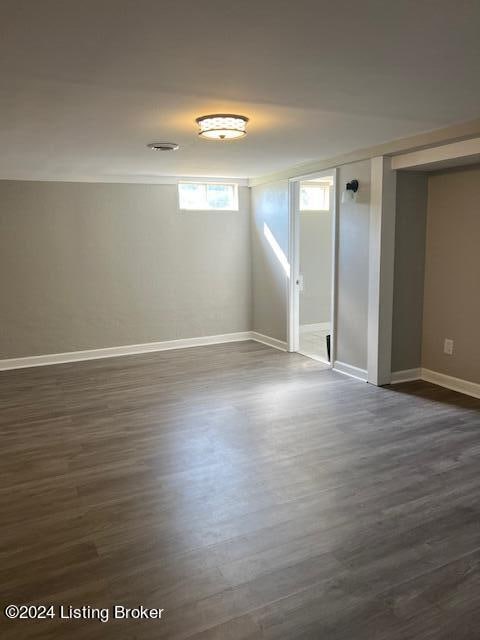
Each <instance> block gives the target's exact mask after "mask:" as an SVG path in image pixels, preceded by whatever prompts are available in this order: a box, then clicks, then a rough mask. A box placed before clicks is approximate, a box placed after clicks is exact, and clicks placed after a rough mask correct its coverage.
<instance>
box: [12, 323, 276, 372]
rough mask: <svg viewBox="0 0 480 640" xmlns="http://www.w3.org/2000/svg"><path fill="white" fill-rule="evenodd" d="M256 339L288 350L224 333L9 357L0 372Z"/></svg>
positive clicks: (249, 333)
mask: <svg viewBox="0 0 480 640" xmlns="http://www.w3.org/2000/svg"><path fill="white" fill-rule="evenodd" d="M245 340H254V341H255V342H261V343H262V344H266V345H268V346H270V347H274V348H275V349H280V351H286V350H287V343H286V342H282V341H281V340H276V339H275V338H270V337H269V336H264V335H262V334H261V333H257V332H255V331H240V332H237V333H223V334H220V335H216V336H201V337H199V338H181V339H179V340H164V341H162V342H146V343H144V344H128V345H122V346H120V347H104V348H101V349H87V350H84V351H67V352H65V353H48V354H46V355H41V356H26V357H22V358H7V359H4V360H0V371H8V370H10V369H26V368H28V367H42V366H48V365H51V364H65V363H68V362H81V361H83V360H100V359H101V358H117V357H119V356H131V355H135V354H141V353H154V352H156V351H169V350H171V349H188V348H189V347H202V346H207V345H209V344H223V343H227V342H243V341H245Z"/></svg>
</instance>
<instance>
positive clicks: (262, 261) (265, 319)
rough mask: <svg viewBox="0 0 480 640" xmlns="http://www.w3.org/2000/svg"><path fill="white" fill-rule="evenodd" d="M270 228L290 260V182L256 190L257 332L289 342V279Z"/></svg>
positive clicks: (253, 266)
mask: <svg viewBox="0 0 480 640" xmlns="http://www.w3.org/2000/svg"><path fill="white" fill-rule="evenodd" d="M266 229H269V230H270V232H271V234H272V235H273V237H274V238H275V240H276V243H277V244H278V247H279V249H280V250H281V251H282V252H283V254H284V255H285V256H286V257H287V256H288V181H287V180H282V181H281V182H276V183H272V184H265V185H260V186H257V187H253V188H252V260H253V264H252V269H253V330H254V331H258V332H259V333H262V334H264V335H267V336H270V337H272V338H276V339H277V340H283V341H286V340H287V292H288V277H287V275H286V273H285V270H284V268H283V267H282V265H281V262H280V261H279V259H278V257H277V255H276V254H275V251H274V249H273V247H272V244H271V243H270V242H269V241H268V239H267V236H266V235H265V230H266Z"/></svg>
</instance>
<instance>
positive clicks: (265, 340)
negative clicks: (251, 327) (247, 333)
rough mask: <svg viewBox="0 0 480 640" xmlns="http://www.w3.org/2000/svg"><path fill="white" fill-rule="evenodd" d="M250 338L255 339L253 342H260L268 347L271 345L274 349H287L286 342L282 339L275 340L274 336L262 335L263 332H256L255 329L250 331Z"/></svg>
mask: <svg viewBox="0 0 480 640" xmlns="http://www.w3.org/2000/svg"><path fill="white" fill-rule="evenodd" d="M250 339H251V340H255V342H261V343H262V344H266V345H268V346H269V347H273V348H274V349H279V350H280V351H286V350H287V343H286V342H283V340H277V339H276V338H271V337H270V336H264V335H263V333H257V332H256V331H252V332H251V338H250Z"/></svg>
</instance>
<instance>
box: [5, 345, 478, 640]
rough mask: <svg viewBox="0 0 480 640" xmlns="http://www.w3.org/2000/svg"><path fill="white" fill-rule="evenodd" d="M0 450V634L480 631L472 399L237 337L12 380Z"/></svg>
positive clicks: (242, 639)
mask: <svg viewBox="0 0 480 640" xmlns="http://www.w3.org/2000/svg"><path fill="white" fill-rule="evenodd" d="M0 437H1V451H0V462H1V467H0V479H1V484H0V518H1V534H0V604H1V607H2V611H1V612H0V637H1V638H2V640H34V639H35V640H36V639H42V640H43V639H45V640H51V639H57V638H69V639H73V640H96V639H97V638H98V639H100V638H101V639H102V640H110V639H113V638H115V640H150V639H151V640H153V639H155V640H162V639H164V638H168V639H169V640H182V639H187V638H188V639H195V640H297V639H298V640H319V639H322V640H323V639H325V640H410V639H419V640H427V639H428V640H447V639H452V638H455V640H463V639H475V638H480V465H479V462H480V401H478V400H474V399H472V398H468V397H466V396H461V395H459V394H456V393H454V392H450V391H447V390H445V389H441V388H439V387H435V386H433V385H430V384H428V383H424V382H419V383H410V384H406V385H399V386H396V387H391V388H384V389H379V388H375V387H372V386H370V385H367V384H365V383H362V382H357V381H355V380H352V379H349V378H346V377H344V376H341V375H340V374H336V373H334V372H331V371H330V370H326V369H325V368H324V366H323V365H321V364H319V363H317V362H314V361H313V360H309V359H307V358H304V357H302V356H300V355H297V354H285V353H281V352H279V351H275V350H273V349H270V348H269V347H266V346H263V345H260V344H258V343H253V342H244V343H236V344H230V345H217V346H211V347H199V348H194V349H184V350H179V351H169V352H163V353H157V354H149V355H142V356H131V357H123V358H115V359H105V360H97V361H92V362H84V363H75V364H66V365H56V366H51V367H39V368H35V369H25V370H19V371H12V372H3V373H0ZM7 604H17V605H20V604H36V605H38V604H54V605H55V607H57V606H58V605H60V604H63V605H64V606H68V605H72V606H76V607H80V606H82V605H85V606H87V605H90V606H92V607H98V608H100V607H111V606H112V605H113V604H122V605H126V606H128V607H134V606H139V605H144V606H145V607H156V608H163V609H165V612H164V614H163V616H162V619H161V620H137V621H135V620H130V621H123V620H115V621H112V620H110V621H109V622H107V623H102V622H100V621H98V620H86V621H82V620H60V619H59V618H58V617H56V618H55V619H53V620H37V621H30V620H8V619H6V618H5V616H4V615H3V607H4V606H5V605H7Z"/></svg>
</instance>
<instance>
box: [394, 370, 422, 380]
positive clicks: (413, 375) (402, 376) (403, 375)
mask: <svg viewBox="0 0 480 640" xmlns="http://www.w3.org/2000/svg"><path fill="white" fill-rule="evenodd" d="M421 379H422V370H421V368H420V367H419V368H418V369H404V370H403V371H392V384H400V383H401V382H412V381H413V380H421Z"/></svg>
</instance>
